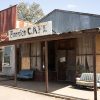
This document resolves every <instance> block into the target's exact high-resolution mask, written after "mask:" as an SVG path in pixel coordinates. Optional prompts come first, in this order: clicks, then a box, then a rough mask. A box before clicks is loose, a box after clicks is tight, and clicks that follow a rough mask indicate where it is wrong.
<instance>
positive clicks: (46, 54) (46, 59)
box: [45, 41, 48, 92]
mask: <svg viewBox="0 0 100 100" xmlns="http://www.w3.org/2000/svg"><path fill="white" fill-rule="evenodd" d="M45 82H46V92H48V42H47V41H45Z"/></svg>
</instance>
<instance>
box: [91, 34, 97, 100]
mask: <svg viewBox="0 0 100 100" xmlns="http://www.w3.org/2000/svg"><path fill="white" fill-rule="evenodd" d="M92 41H93V73H94V100H97V84H96V34H95V33H94V35H93V37H92Z"/></svg>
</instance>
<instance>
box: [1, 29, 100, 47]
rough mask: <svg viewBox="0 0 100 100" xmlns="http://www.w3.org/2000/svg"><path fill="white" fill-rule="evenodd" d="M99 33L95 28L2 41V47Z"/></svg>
mask: <svg viewBox="0 0 100 100" xmlns="http://www.w3.org/2000/svg"><path fill="white" fill-rule="evenodd" d="M99 33H100V27H98V28H94V29H86V30H80V31H73V32H65V33H59V34H52V35H45V36H38V37H32V38H25V39H18V40H12V41H1V42H0V46H6V45H15V44H23V43H32V42H34V41H53V40H60V39H70V38H78V37H81V36H84V35H88V34H89V35H90V34H91V35H93V34H99Z"/></svg>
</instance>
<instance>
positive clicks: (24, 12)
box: [17, 1, 44, 22]
mask: <svg viewBox="0 0 100 100" xmlns="http://www.w3.org/2000/svg"><path fill="white" fill-rule="evenodd" d="M17 12H18V19H21V20H24V21H29V22H36V21H38V20H39V19H41V18H42V17H43V16H44V13H43V10H42V9H41V7H40V5H39V4H37V3H35V2H33V3H32V4H27V3H25V2H23V1H21V2H20V3H19V4H18V6H17Z"/></svg>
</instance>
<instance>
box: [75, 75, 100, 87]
mask: <svg viewBox="0 0 100 100" xmlns="http://www.w3.org/2000/svg"><path fill="white" fill-rule="evenodd" d="M96 78H97V79H96V80H97V81H96V82H97V87H100V73H97V74H96ZM76 85H80V86H86V87H94V75H93V73H82V74H81V77H80V78H76Z"/></svg>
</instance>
